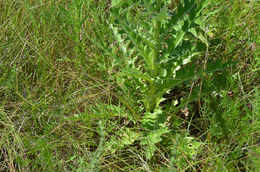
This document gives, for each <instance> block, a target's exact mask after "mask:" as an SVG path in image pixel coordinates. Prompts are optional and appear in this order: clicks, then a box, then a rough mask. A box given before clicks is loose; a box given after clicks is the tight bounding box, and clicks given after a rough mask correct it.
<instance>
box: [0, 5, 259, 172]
mask: <svg viewBox="0 0 260 172" xmlns="http://www.w3.org/2000/svg"><path fill="white" fill-rule="evenodd" d="M172 2H173V3H172V5H173V6H175V5H178V2H177V1H172ZM259 7H260V6H259V2H257V1H243V0H231V1H227V0H212V1H210V2H209V5H208V6H207V7H206V8H205V9H204V14H205V16H207V14H208V16H207V19H208V24H209V26H210V27H209V29H210V31H211V36H209V37H208V41H209V44H210V46H209V48H208V49H207V51H206V50H205V53H207V54H208V60H210V59H213V60H214V59H221V60H222V61H228V60H229V61H233V62H236V66H235V67H233V68H229V69H227V70H225V71H224V72H222V73H221V72H220V73H214V74H212V75H209V76H206V77H204V80H203V85H201V84H202V82H200V81H199V82H197V83H195V85H196V84H197V86H198V88H201V89H203V90H206V89H209V90H212V89H213V91H212V92H211V93H210V94H208V95H207V96H205V95H204V96H201V97H199V99H196V100H194V101H193V102H191V103H190V104H188V105H187V107H188V109H189V115H188V116H187V117H186V116H185V115H184V114H185V112H183V109H182V110H181V109H179V108H176V109H178V110H176V111H172V110H167V108H166V110H165V113H167V114H168V117H169V120H168V124H167V125H168V126H169V129H170V133H167V134H165V135H163V137H162V141H160V143H157V144H155V145H154V147H153V148H154V149H155V153H154V155H153V157H152V158H151V159H149V158H147V157H146V148H145V146H144V145H142V144H141V142H142V140H140V139H139V140H135V138H134V136H135V134H136V135H137V134H138V133H142V132H143V129H142V125H141V123H142V119H143V114H144V112H143V109H140V106H142V105H141V104H140V102H139V97H138V96H136V94H133V92H132V90H122V88H121V87H120V86H119V85H118V84H117V81H116V78H115V77H114V75H115V72H116V71H115V70H119V69H116V68H113V66H112V65H113V59H112V58H111V57H110V56H109V55H107V54H106V53H105V52H104V50H102V48H100V47H99V46H98V45H99V44H97V43H94V42H93V40H95V41H96V42H102V44H104V45H106V46H107V47H109V49H114V50H115V52H116V53H118V54H119V55H120V51H118V50H117V49H118V48H119V47H117V45H116V44H115V42H116V41H115V40H116V39H115V37H114V34H113V31H112V29H111V26H110V23H112V24H113V22H114V18H113V16H112V15H111V12H110V8H111V2H110V1H105V0H99V1H95V0H93V1H92V0H89V1H88V0H86V1H83V0H70V1H66V0H56V1H53V0H26V1H24V0H1V1H0V159H1V160H0V171H12V172H14V171H259V170H260V167H259V164H260V159H259V158H260V149H259V139H260V138H259V129H260V123H259V115H260V113H259V100H260V99H259V65H260V60H259V40H260V39H259V21H260V20H259V19H260V18H259V14H260V13H259V9H260V8H259ZM136 13H137V14H136V15H137V17H136V19H139V18H142V16H138V12H136ZM121 57H122V58H123V56H121ZM199 59H200V61H203V60H204V55H203V56H201V57H200V58H199ZM201 64H202V63H198V65H201ZM192 87H193V85H188V86H187V87H183V88H182V87H180V88H176V89H175V90H172V94H171V95H168V96H173V97H181V96H182V94H183V90H184V92H185V91H186V92H188V93H189V92H192V91H193V90H192V89H191V88H192ZM194 87H195V86H194ZM194 90H195V89H194ZM169 104H171V102H170V103H169ZM172 106H173V105H172ZM176 107H177V105H176ZM143 137H146V136H145V135H144V136H143ZM197 145H198V146H197Z"/></svg>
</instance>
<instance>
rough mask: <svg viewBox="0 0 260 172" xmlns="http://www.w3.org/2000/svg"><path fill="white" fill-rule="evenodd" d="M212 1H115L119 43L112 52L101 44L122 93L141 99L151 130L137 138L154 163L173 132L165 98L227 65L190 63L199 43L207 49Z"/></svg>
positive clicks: (115, 29)
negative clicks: (207, 19) (206, 21)
mask: <svg viewBox="0 0 260 172" xmlns="http://www.w3.org/2000/svg"><path fill="white" fill-rule="evenodd" d="M207 2H208V1H207V0H196V1H195V0H184V1H181V3H179V4H178V6H177V7H174V5H172V2H171V1H167V0H141V1H134V0H129V1H123V0H114V1H112V7H111V13H112V15H113V17H114V18H113V22H112V24H111V25H110V27H111V29H112V30H113V33H114V37H115V39H116V45H112V51H111V49H110V48H105V47H106V45H105V43H97V45H98V46H99V47H100V48H102V49H103V50H104V51H105V52H106V53H108V54H109V55H110V56H111V57H113V63H112V66H111V68H110V71H117V73H116V74H115V76H116V78H117V82H118V84H119V85H120V86H121V87H122V89H123V90H129V89H131V91H132V90H133V91H136V94H135V93H132V94H135V95H138V94H140V95H141V100H140V101H141V102H142V104H143V108H144V111H145V113H144V115H143V116H142V120H141V122H142V128H144V129H145V131H143V132H141V133H139V134H138V138H137V137H136V134H133V138H136V139H139V140H140V141H141V142H140V144H141V145H143V146H144V147H145V149H146V157H147V158H148V159H150V158H151V157H152V156H153V154H154V152H155V150H156V147H155V144H156V143H159V142H161V141H162V138H161V136H162V135H164V134H166V133H168V132H169V130H168V128H167V126H166V122H167V121H166V120H167V115H166V113H165V112H164V111H163V109H162V108H161V107H160V106H159V105H160V103H161V102H162V101H163V100H164V99H163V95H164V94H165V93H167V92H168V91H169V90H171V89H173V88H174V87H176V86H181V85H182V83H183V82H186V81H189V80H192V79H194V78H196V77H197V76H201V75H202V74H203V73H206V72H213V71H214V70H215V69H216V70H217V69H218V68H219V67H220V66H221V65H220V66H215V67H214V66H211V67H210V68H207V69H205V68H204V69H202V68H198V66H197V65H196V64H195V63H190V62H192V60H194V58H196V57H197V56H198V55H199V54H200V53H201V52H199V51H198V50H197V49H199V48H198V45H201V43H202V44H204V45H205V46H204V47H206V46H207V40H206V38H205V37H204V36H203V35H205V34H206V32H205V24H204V22H203V18H202V10H203V9H204V8H205V7H206V5H207ZM196 42H200V44H196ZM200 49H201V48H200ZM188 63H189V64H188ZM187 64H188V65H187ZM139 97H140V96H139ZM122 139H123V140H124V138H122Z"/></svg>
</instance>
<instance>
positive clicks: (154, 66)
mask: <svg viewBox="0 0 260 172" xmlns="http://www.w3.org/2000/svg"><path fill="white" fill-rule="evenodd" d="M161 5H162V0H157V2H156V12H157V13H160V10H161ZM160 32H161V21H160V20H159V19H158V18H157V19H156V21H155V32H154V40H155V44H156V46H155V48H154V54H153V59H152V66H151V76H152V77H153V78H154V79H156V78H157V75H158V67H159V66H158V65H159V64H157V59H158V58H159V51H160V47H161V42H160V39H159V37H160ZM155 92H156V84H155V82H154V83H152V84H151V87H150V103H149V111H153V110H154V108H155V105H156V99H157V97H155Z"/></svg>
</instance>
